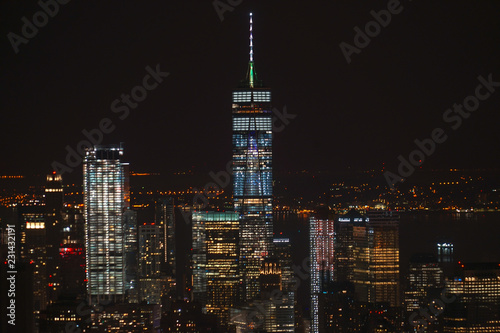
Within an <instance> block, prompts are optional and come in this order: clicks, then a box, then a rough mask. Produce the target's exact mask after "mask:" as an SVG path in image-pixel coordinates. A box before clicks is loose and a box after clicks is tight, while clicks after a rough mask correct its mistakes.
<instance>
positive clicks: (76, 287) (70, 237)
mask: <svg viewBox="0 0 500 333" xmlns="http://www.w3.org/2000/svg"><path fill="white" fill-rule="evenodd" d="M83 215H84V214H83V207H80V206H72V205H65V207H64V208H63V211H62V221H63V225H62V241H61V244H60V245H59V256H60V261H61V267H60V269H59V274H60V281H61V294H62V296H63V297H65V298H66V297H82V296H83V295H84V294H85V219H84V217H83Z"/></svg>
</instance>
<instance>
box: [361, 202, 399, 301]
mask: <svg viewBox="0 0 500 333" xmlns="http://www.w3.org/2000/svg"><path fill="white" fill-rule="evenodd" d="M353 239H354V248H353V257H354V268H353V275H354V280H353V282H354V286H355V290H356V294H357V300H358V301H360V302H363V303H367V304H370V305H372V306H380V305H384V306H386V307H391V308H395V307H397V306H399V304H400V303H399V302H400V299H399V216H398V215H397V214H395V213H394V212H391V211H382V210H381V211H369V212H367V218H366V222H365V223H361V224H359V225H354V226H353Z"/></svg>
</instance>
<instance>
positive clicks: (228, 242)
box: [193, 212, 240, 327]
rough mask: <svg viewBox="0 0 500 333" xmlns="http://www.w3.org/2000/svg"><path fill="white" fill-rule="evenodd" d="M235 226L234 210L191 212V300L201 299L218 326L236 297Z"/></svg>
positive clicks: (232, 305) (236, 220)
mask: <svg viewBox="0 0 500 333" xmlns="http://www.w3.org/2000/svg"><path fill="white" fill-rule="evenodd" d="M238 225H239V216H238V214H236V213H235V212H193V251H194V252H195V253H194V254H193V288H194V295H195V299H197V300H199V301H201V302H203V303H202V304H204V305H205V307H206V310H207V313H208V314H213V315H215V316H217V319H218V322H219V325H220V326H222V327H224V326H225V325H227V323H228V321H229V310H230V309H231V308H232V307H234V306H235V304H236V301H237V296H238V295H237V292H238V285H239V282H240V279H239V274H238V269H239V265H238V238H239V228H238ZM195 247H196V248H195ZM195 250H196V251H195Z"/></svg>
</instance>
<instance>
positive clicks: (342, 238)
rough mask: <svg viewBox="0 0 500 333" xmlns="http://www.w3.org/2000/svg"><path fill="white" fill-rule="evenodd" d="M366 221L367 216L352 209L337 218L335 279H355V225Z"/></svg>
mask: <svg viewBox="0 0 500 333" xmlns="http://www.w3.org/2000/svg"><path fill="white" fill-rule="evenodd" d="M363 223H366V216H364V215H362V214H361V213H360V212H359V211H357V210H355V209H352V210H350V211H349V212H348V213H347V214H345V215H342V216H340V217H338V218H337V219H336V220H335V227H334V231H335V240H334V248H335V281H337V282H346V281H349V282H352V281H353V279H354V270H353V269H354V252H353V251H354V237H353V235H354V234H353V230H354V229H353V228H354V226H355V225H363Z"/></svg>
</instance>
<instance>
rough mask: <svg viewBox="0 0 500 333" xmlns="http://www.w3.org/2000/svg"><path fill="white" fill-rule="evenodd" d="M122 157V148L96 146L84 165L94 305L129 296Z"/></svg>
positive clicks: (89, 278)
mask: <svg viewBox="0 0 500 333" xmlns="http://www.w3.org/2000/svg"><path fill="white" fill-rule="evenodd" d="M122 155H123V149H122V148H121V147H119V146H116V145H110V146H95V147H94V148H89V149H87V154H86V156H85V161H84V165H83V182H84V184H83V186H84V203H85V245H86V267H87V273H86V278H87V294H88V297H89V302H90V303H94V304H95V303H99V302H102V301H105V300H111V301H118V300H120V299H121V300H123V296H124V295H125V255H124V245H125V237H124V230H123V225H124V224H123V211H124V208H125V205H126V204H125V196H126V195H127V194H126V193H125V192H126V191H125V183H126V181H125V178H126V175H125V172H124V166H125V164H124V163H122V162H121V161H120V156H122Z"/></svg>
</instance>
